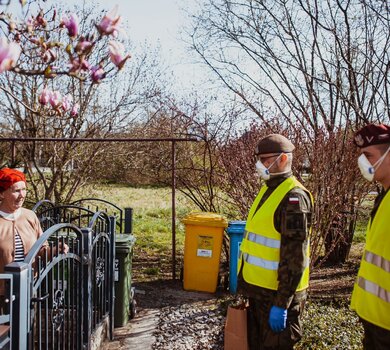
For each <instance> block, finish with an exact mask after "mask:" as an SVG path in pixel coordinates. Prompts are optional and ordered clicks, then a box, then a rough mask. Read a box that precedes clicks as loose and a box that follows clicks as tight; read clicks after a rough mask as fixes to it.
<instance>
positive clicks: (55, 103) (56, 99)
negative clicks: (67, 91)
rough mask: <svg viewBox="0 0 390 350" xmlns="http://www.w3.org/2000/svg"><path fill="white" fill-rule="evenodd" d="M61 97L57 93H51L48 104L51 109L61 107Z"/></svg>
mask: <svg viewBox="0 0 390 350" xmlns="http://www.w3.org/2000/svg"><path fill="white" fill-rule="evenodd" d="M61 100H62V96H61V93H60V92H59V91H52V92H51V94H50V98H49V102H50V104H51V106H52V107H53V108H58V107H59V106H60V105H61Z"/></svg>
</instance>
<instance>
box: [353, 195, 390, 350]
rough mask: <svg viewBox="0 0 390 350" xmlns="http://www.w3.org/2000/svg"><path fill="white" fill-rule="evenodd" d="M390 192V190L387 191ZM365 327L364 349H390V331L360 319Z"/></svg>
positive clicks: (376, 203)
mask: <svg viewBox="0 0 390 350" xmlns="http://www.w3.org/2000/svg"><path fill="white" fill-rule="evenodd" d="M387 191H389V190H387ZM387 191H382V192H381V193H380V194H379V195H378V196H377V197H376V199H375V203H374V207H373V209H372V211H371V222H372V220H374V217H375V214H376V212H377V211H378V207H379V205H380V203H381V201H382V199H383V198H384V197H385V194H386V193H387ZM360 320H361V321H362V323H363V327H364V339H363V348H364V349H365V350H373V349H375V350H388V349H390V331H389V330H387V329H384V328H382V327H378V326H376V325H374V324H372V323H370V322H368V321H366V320H363V319H360Z"/></svg>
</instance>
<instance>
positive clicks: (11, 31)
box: [0, 1, 130, 201]
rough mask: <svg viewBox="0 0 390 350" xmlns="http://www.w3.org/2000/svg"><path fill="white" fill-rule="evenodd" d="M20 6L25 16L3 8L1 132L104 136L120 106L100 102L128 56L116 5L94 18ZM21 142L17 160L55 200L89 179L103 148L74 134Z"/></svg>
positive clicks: (87, 12) (37, 190) (35, 184)
mask: <svg viewBox="0 0 390 350" xmlns="http://www.w3.org/2000/svg"><path fill="white" fill-rule="evenodd" d="M21 6H24V7H23V9H24V13H25V18H24V19H23V20H20V19H17V18H15V17H14V16H13V15H12V14H8V13H7V9H5V11H4V12H2V14H1V29H2V31H3V33H4V36H3V37H1V38H0V72H1V75H0V90H1V91H2V92H3V100H4V103H3V105H2V106H1V110H2V121H3V123H2V134H3V135H4V136H16V137H20V138H25V137H57V138H58V137H66V138H76V137H94V136H100V137H103V136H104V135H106V134H107V133H108V132H110V131H111V130H112V128H113V125H115V123H116V122H117V119H116V118H118V115H119V113H115V112H114V111H112V109H115V106H107V105H106V106H105V105H102V103H100V104H99V101H100V102H101V101H103V100H104V98H102V94H101V91H103V92H104V93H107V87H108V86H109V85H108V84H109V83H110V81H111V80H112V78H113V77H115V76H116V75H117V74H118V72H119V71H120V70H123V69H124V65H125V63H126V62H127V60H128V59H129V58H130V55H129V54H128V53H126V50H125V46H124V44H123V42H122V41H120V40H119V38H120V34H121V32H122V31H123V30H122V29H121V17H120V16H119V15H118V9H117V8H114V9H113V10H111V11H110V12H108V13H107V14H105V15H103V16H101V17H100V18H96V16H94V12H93V9H92V10H91V9H89V10H86V9H81V10H80V9H79V10H78V11H77V14H76V12H70V11H66V10H65V9H64V8H56V7H54V6H53V7H50V8H47V6H46V4H45V3H41V2H39V1H38V2H31V3H28V4H25V2H22V3H21ZM108 100H109V101H110V99H109V98H108ZM105 101H107V97H106V98H105ZM122 102H123V101H122ZM118 103H119V102H118ZM17 146H18V148H17V150H18V152H17V161H18V162H20V165H22V166H24V167H25V169H26V172H27V173H28V175H29V177H30V180H31V184H32V187H33V189H34V190H35V191H34V192H35V196H36V197H38V196H44V197H45V198H49V199H55V200H57V201H63V200H69V199H70V198H71V196H72V195H73V194H74V192H75V190H76V189H77V188H78V186H80V185H81V184H83V183H84V182H86V181H88V179H89V178H91V176H92V175H93V174H94V164H93V159H94V157H96V156H98V155H99V153H101V152H103V151H104V150H103V149H102V148H101V147H99V145H96V144H92V145H88V146H85V145H83V146H82V147H80V144H78V143H75V142H73V141H69V142H64V143H57V144H48V143H36V142H31V143H28V144H22V143H18V144H17ZM11 165H12V166H15V165H19V164H11Z"/></svg>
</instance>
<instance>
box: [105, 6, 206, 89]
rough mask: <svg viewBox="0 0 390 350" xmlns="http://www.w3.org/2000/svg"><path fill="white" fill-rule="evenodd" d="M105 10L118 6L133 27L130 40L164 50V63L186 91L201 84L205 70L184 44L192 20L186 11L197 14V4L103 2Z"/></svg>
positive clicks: (124, 18) (162, 51)
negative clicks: (183, 34)
mask: <svg viewBox="0 0 390 350" xmlns="http://www.w3.org/2000/svg"><path fill="white" fill-rule="evenodd" d="M100 3H101V6H102V7H103V8H107V9H111V8H112V7H114V6H115V4H117V5H118V8H119V13H120V15H121V16H122V17H123V20H124V21H126V22H127V23H128V26H129V32H128V35H129V38H130V39H131V40H132V41H133V42H134V43H135V44H136V45H137V46H138V45H139V44H142V43H144V42H147V43H148V44H149V45H151V46H152V47H155V46H160V47H161V55H162V58H163V60H164V61H165V62H166V63H167V64H169V65H170V66H171V68H172V70H173V72H174V74H175V76H176V80H180V82H179V83H182V84H183V85H184V86H185V87H186V88H189V87H191V86H192V83H195V84H201V81H202V79H203V78H202V77H205V75H206V72H205V69H202V67H200V66H199V65H195V64H194V63H193V62H194V60H195V57H194V56H195V55H194V53H190V52H188V50H187V48H186V44H185V43H184V42H183V40H181V35H182V33H181V32H182V31H183V28H184V27H185V26H187V25H188V16H187V15H186V14H185V13H184V12H183V8H185V9H187V10H190V11H191V10H193V9H194V8H195V7H196V2H195V0H116V1H112V2H111V1H100Z"/></svg>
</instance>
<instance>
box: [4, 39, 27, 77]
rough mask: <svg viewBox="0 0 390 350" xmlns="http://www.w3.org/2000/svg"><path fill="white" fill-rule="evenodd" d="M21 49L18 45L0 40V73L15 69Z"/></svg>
mask: <svg viewBox="0 0 390 350" xmlns="http://www.w3.org/2000/svg"><path fill="white" fill-rule="evenodd" d="M21 52H22V49H21V47H20V45H19V44H17V43H14V42H10V43H8V40H7V39H6V38H4V37H3V38H0V73H3V72H4V71H7V70H10V69H12V68H13V67H15V65H16V62H17V61H18V59H19V56H20V53H21Z"/></svg>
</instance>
